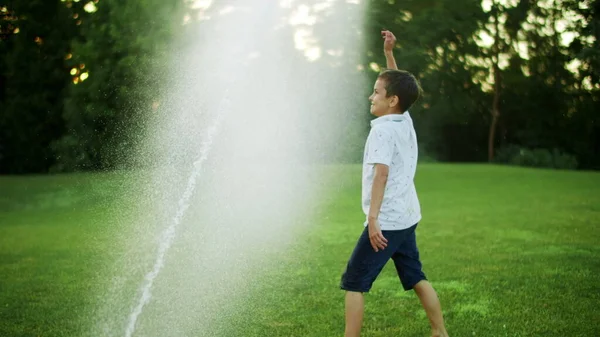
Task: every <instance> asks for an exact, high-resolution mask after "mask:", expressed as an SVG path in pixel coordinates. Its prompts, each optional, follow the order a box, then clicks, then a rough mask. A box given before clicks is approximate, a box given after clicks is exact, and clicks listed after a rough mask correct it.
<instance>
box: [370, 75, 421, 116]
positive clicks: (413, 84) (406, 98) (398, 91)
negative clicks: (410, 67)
mask: <svg viewBox="0 0 600 337" xmlns="http://www.w3.org/2000/svg"><path fill="white" fill-rule="evenodd" d="M377 78H379V79H382V80H384V81H385V82H386V84H385V91H386V92H387V97H390V96H394V95H396V96H398V99H399V100H400V110H401V112H404V111H407V110H408V109H410V107H411V106H412V105H413V104H414V103H415V102H416V101H417V99H419V97H420V96H421V95H422V94H423V90H422V89H421V85H420V84H419V81H417V79H416V78H415V77H414V76H413V75H412V74H411V73H409V72H408V71H404V70H394V69H388V70H384V71H382V72H381V73H380V74H379V76H378V77H377Z"/></svg>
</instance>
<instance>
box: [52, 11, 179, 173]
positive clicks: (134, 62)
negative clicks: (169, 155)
mask: <svg viewBox="0 0 600 337" xmlns="http://www.w3.org/2000/svg"><path fill="white" fill-rule="evenodd" d="M95 6H96V9H97V10H96V11H95V12H93V13H85V15H82V20H83V23H82V25H81V38H80V39H77V40H75V41H74V42H73V48H72V49H73V59H72V62H71V64H70V65H71V66H72V69H77V71H78V73H76V76H79V77H75V81H78V82H79V83H77V84H76V85H72V86H71V87H70V90H69V92H68V94H67V95H66V98H65V109H64V113H63V118H64V120H65V123H66V129H67V132H66V133H65V135H64V136H63V137H62V138H61V139H60V140H59V141H57V142H55V143H54V144H53V149H54V150H55V152H56V153H57V156H58V162H57V164H56V165H55V167H54V169H55V170H59V171H67V170H68V171H71V170H88V169H94V170H97V169H110V168H115V167H117V166H119V165H125V164H126V163H127V160H128V158H127V154H128V153H131V151H132V149H134V148H135V147H136V146H137V145H138V142H139V140H140V139H141V137H142V136H143V131H144V122H145V121H147V120H148V119H149V118H151V114H152V111H153V104H154V103H155V102H157V101H158V98H157V96H158V95H159V94H160V84H161V82H160V80H159V79H160V78H162V76H161V74H163V73H164V71H165V69H166V66H165V65H166V61H167V58H168V56H169V49H168V47H169V42H170V41H171V40H172V36H173V34H174V32H175V29H176V28H177V27H178V26H180V25H181V17H180V16H178V15H177V14H178V13H179V12H178V10H179V5H178V2H171V1H161V0H140V1H127V2H123V1H116V0H102V1H99V2H98V3H97V4H96V5H95ZM84 73H85V74H87V75H84V77H83V78H82V77H81V74H84ZM85 76H88V77H87V78H85ZM84 78H85V80H83V81H82V79H84ZM155 108H156V107H155V106H154V109H155Z"/></svg>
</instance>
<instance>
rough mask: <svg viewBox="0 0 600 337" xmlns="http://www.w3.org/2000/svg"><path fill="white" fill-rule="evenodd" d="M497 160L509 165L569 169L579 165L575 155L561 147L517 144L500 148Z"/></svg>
mask: <svg viewBox="0 0 600 337" xmlns="http://www.w3.org/2000/svg"><path fill="white" fill-rule="evenodd" d="M495 161H496V162H498V163H502V164H508V165H517V166H527V167H544V168H554V169H568V170H574V169H576V168H577V165H578V163H577V159H576V158H575V156H573V155H571V154H568V153H565V152H562V151H561V150H559V149H552V150H548V149H529V148H525V147H520V146H517V145H509V146H506V147H503V148H501V149H499V150H498V152H497V154H496V156H495Z"/></svg>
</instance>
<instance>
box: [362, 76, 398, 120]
mask: <svg viewBox="0 0 600 337" xmlns="http://www.w3.org/2000/svg"><path fill="white" fill-rule="evenodd" d="M385 85H386V82H385V80H382V79H379V78H378V79H377V81H375V86H374V87H373V94H371V96H370V97H369V101H371V113H372V114H373V115H375V116H377V117H381V116H384V115H389V114H391V113H393V112H394V109H396V107H397V105H398V97H397V96H391V97H387V92H386V90H385Z"/></svg>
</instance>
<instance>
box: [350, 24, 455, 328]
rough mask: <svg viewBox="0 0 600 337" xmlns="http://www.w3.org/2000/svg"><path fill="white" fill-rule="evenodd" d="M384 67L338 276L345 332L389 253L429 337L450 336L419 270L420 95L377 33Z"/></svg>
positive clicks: (357, 319)
mask: <svg viewBox="0 0 600 337" xmlns="http://www.w3.org/2000/svg"><path fill="white" fill-rule="evenodd" d="M381 34H382V37H383V38H384V52H385V56H386V61H387V67H388V68H390V69H391V70H387V71H384V72H382V73H381V74H380V75H379V77H378V79H377V81H376V82H375V86H374V91H373V94H372V95H371V96H370V97H369V100H370V101H371V113H372V114H373V115H375V116H376V117H377V118H375V119H374V120H373V121H371V131H370V133H369V136H368V138H367V142H366V145H365V152H364V159H363V181H362V189H363V191H362V207H363V211H364V212H365V215H366V217H367V219H366V221H365V223H364V226H365V229H364V231H363V233H362V235H361V236H360V238H359V239H358V242H357V244H356V247H355V248H354V251H353V253H352V255H351V257H350V260H349V261H348V265H347V267H346V271H345V272H344V274H343V275H342V280H341V284H340V287H341V289H343V290H345V291H346V299H345V307H346V329H345V336H346V337H358V336H360V330H361V326H362V319H363V310H364V297H363V293H365V292H368V291H369V290H370V289H371V286H372V284H373V282H374V281H375V279H376V278H377V276H378V275H379V273H380V272H381V270H382V269H383V267H384V265H385V264H386V263H387V261H388V260H389V259H390V258H391V259H392V260H393V261H394V264H395V266H396V270H397V272H398V276H399V277H400V281H401V283H402V286H403V288H404V290H411V289H414V290H415V292H416V294H417V296H418V297H419V300H420V301H421V304H422V305H423V308H424V309H425V312H426V313H427V317H428V318H429V322H430V324H431V329H432V336H433V337H448V333H447V332H446V328H445V327H444V320H443V317H442V310H441V307H440V302H439V300H438V297H437V294H436V292H435V290H434V289H433V288H432V287H431V285H430V284H429V282H428V281H427V279H426V277H425V274H423V272H422V270H421V262H420V260H419V251H418V249H417V243H416V238H415V229H416V227H417V224H418V222H419V221H420V220H421V210H420V205H419V200H418V197H417V193H416V190H415V185H414V182H413V179H414V176H415V170H416V166H417V152H418V151H417V137H416V133H415V130H414V127H413V123H412V119H411V117H410V115H409V113H408V109H409V108H410V107H411V106H412V105H413V103H414V102H415V101H416V100H417V99H418V98H419V96H420V95H421V88H420V86H419V83H418V82H417V80H416V79H415V77H414V76H413V75H411V74H410V73H408V72H406V71H399V70H398V68H397V66H396V61H395V59H394V55H393V47H394V45H395V42H396V38H395V37H394V35H393V34H392V33H391V32H389V31H383V32H381Z"/></svg>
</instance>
